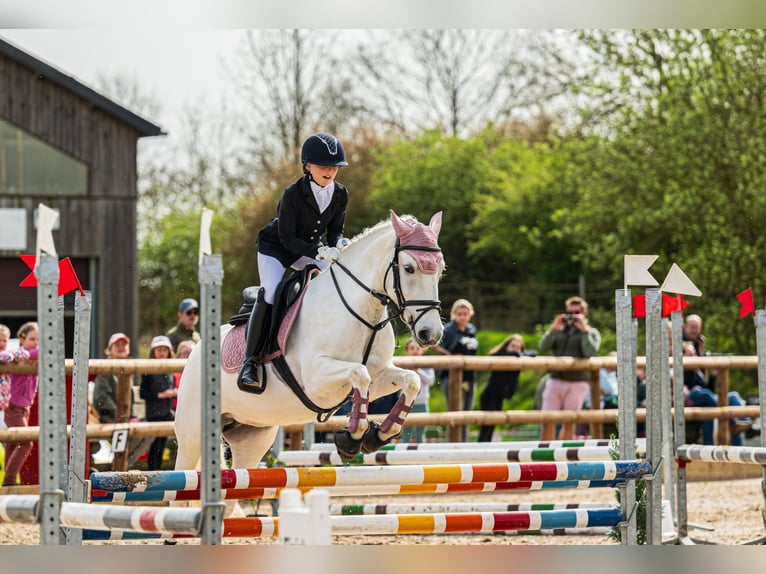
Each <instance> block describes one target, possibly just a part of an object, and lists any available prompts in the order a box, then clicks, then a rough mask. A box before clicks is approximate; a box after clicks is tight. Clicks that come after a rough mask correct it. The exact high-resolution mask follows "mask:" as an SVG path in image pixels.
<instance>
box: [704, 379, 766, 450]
mask: <svg viewBox="0 0 766 574" xmlns="http://www.w3.org/2000/svg"><path fill="white" fill-rule="evenodd" d="M761 400H764V398H762V399H761ZM718 406H719V407H728V406H729V369H722V368H719V369H718ZM729 438H730V437H729V419H724V418H719V419H718V432H716V437H715V442H716V444H721V445H727V444H729Z"/></svg>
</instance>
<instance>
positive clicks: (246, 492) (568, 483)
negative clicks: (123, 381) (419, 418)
mask: <svg viewBox="0 0 766 574" xmlns="http://www.w3.org/2000/svg"><path fill="white" fill-rule="evenodd" d="M623 482H624V481H623V480H559V481H546V480H542V481H517V482H462V483H436V484H383V485H372V486H365V485H355V486H328V487H323V488H325V489H326V490H327V491H328V492H329V493H330V496H387V495H392V496H393V495H399V494H412V495H414V494H461V493H475V492H500V491H520V490H551V489H557V490H567V489H585V488H616V487H617V486H619V485H620V484H622V483H623ZM312 488H313V487H310V486H302V487H300V488H299V489H300V490H301V491H303V492H304V493H306V492H308V491H309V490H311V489H312ZM224 492H225V493H226V494H225V497H226V499H228V500H236V499H262V500H267V499H276V498H279V495H280V494H281V492H282V489H281V488H242V489H228V490H226V491H224ZM170 500H199V490H188V491H162V490H157V491H132V492H107V491H105V490H93V494H92V496H91V502H120V503H125V502H130V503H136V502H139V503H147V502H162V501H170Z"/></svg>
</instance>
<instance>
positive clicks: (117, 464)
mask: <svg viewBox="0 0 766 574" xmlns="http://www.w3.org/2000/svg"><path fill="white" fill-rule="evenodd" d="M116 403H117V405H116V408H115V412H114V422H115V423H118V424H119V423H127V422H130V406H131V404H133V377H132V375H126V374H119V375H117V397H116ZM128 437H130V435H128ZM129 443H130V441H128V444H129ZM129 454H130V453H129V451H128V446H127V444H126V446H125V450H124V451H122V452H116V453H114V458H113V459H112V470H128V455H129Z"/></svg>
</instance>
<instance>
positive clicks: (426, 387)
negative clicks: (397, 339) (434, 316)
mask: <svg viewBox="0 0 766 574" xmlns="http://www.w3.org/2000/svg"><path fill="white" fill-rule="evenodd" d="M404 352H405V353H407V354H408V355H409V356H411V357H419V356H420V355H422V354H423V353H424V352H425V349H423V347H421V346H420V345H418V344H417V343H416V342H415V341H414V340H413V339H410V340H409V341H407V346H406V347H405V349H404ZM413 370H414V371H415V372H416V373H417V374H418V376H419V377H420V390H419V391H418V394H417V396H416V397H415V401H414V402H413V404H412V410H411V411H410V412H412V413H427V412H428V401H429V399H430V397H431V394H430V388H431V385H433V384H434V380H435V379H436V375H435V373H434V370H433V369H431V368H428V367H420V368H417V369H413ZM425 430H426V429H425V427H422V426H418V427H410V426H405V427H404V428H403V429H402V436H401V442H410V441H411V440H412V437H413V435H414V436H415V442H416V443H421V442H423V439H424V438H425Z"/></svg>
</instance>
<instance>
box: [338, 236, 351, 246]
mask: <svg viewBox="0 0 766 574" xmlns="http://www.w3.org/2000/svg"><path fill="white" fill-rule="evenodd" d="M349 243H351V240H350V239H346V238H345V237H341V238H340V239H338V243H336V244H335V247H337V248H338V249H345V248H346V247H348V244H349Z"/></svg>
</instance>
